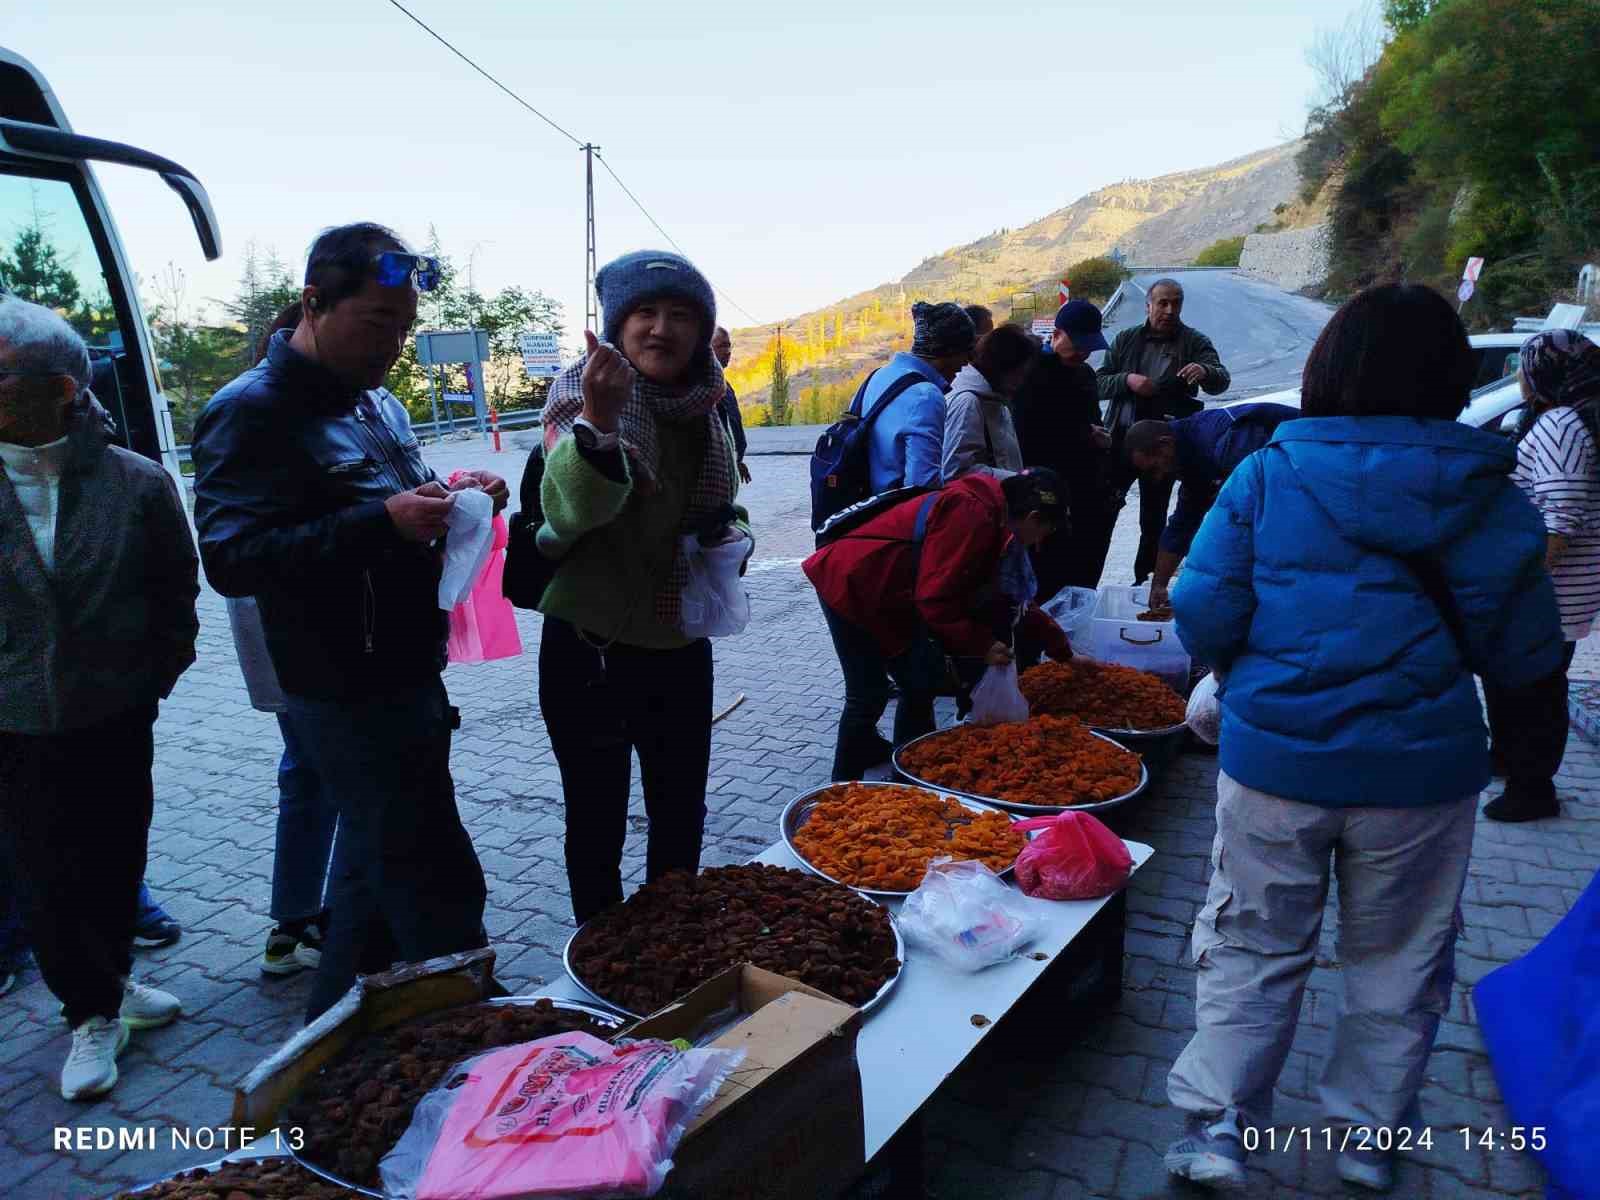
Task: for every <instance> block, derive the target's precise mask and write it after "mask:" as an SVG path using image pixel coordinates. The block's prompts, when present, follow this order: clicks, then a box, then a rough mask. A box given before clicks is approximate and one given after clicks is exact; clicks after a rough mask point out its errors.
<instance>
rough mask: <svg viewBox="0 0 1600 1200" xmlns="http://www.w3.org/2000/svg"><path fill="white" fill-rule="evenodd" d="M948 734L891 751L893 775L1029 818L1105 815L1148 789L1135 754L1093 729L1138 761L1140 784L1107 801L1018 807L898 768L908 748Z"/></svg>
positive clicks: (937, 733) (931, 735)
mask: <svg viewBox="0 0 1600 1200" xmlns="http://www.w3.org/2000/svg"><path fill="white" fill-rule="evenodd" d="M948 732H949V730H947V729H936V730H934V731H933V732H932V733H925V734H923V735H922V736H921V737H919V738H912V739H911V740H910V741H909V742H907V743H906V744H905V745H904V746H901V747H900V748H899V749H898V750H896V751H895V752H894V758H893V760H892V761H893V764H894V769H895V773H896V774H898V775H899V776H900V777H901V778H902V779H904V780H906V781H907V782H908V783H911V784H914V785H916V786H917V787H921V788H927V789H928V790H929V791H930V792H943V793H944V794H945V795H947V796H957V797H959V798H961V799H963V800H974V801H976V802H977V803H979V804H987V805H989V806H990V807H991V808H1003V809H1005V810H1006V811H1007V812H1014V813H1022V814H1024V815H1025V816H1030V817H1042V816H1049V815H1050V814H1052V813H1058V812H1066V811H1067V810H1068V809H1071V810H1072V811H1073V812H1088V813H1098V812H1106V811H1108V810H1110V809H1113V808H1117V807H1119V806H1120V805H1123V804H1126V803H1127V802H1128V801H1130V800H1133V799H1135V798H1137V797H1139V796H1141V795H1143V794H1144V791H1145V789H1146V788H1148V787H1149V786H1150V770H1149V768H1148V767H1146V766H1145V765H1144V759H1143V758H1139V756H1138V754H1137V753H1135V752H1134V751H1132V750H1128V747H1126V746H1124V745H1123V744H1122V743H1121V742H1119V741H1117V740H1116V739H1115V738H1109V737H1107V736H1106V735H1105V734H1103V733H1100V732H1098V731H1096V730H1093V729H1091V730H1090V731H1089V732H1090V734H1091V735H1092V736H1094V737H1097V738H1099V739H1100V740H1101V741H1103V742H1110V743H1111V744H1112V745H1113V746H1115V747H1117V748H1118V749H1119V750H1128V753H1129V754H1133V755H1134V757H1135V758H1139V783H1138V786H1136V787H1135V788H1134V789H1133V790H1132V791H1128V792H1124V793H1123V794H1122V795H1120V796H1112V797H1111V798H1110V799H1109V800H1096V801H1095V802H1093V803H1092V804H1018V803H1016V802H1015V801H1011V800H1002V799H1001V798H1000V797H998V796H979V795H976V794H974V793H972V792H963V791H958V790H957V789H955V788H951V787H945V786H944V785H943V784H938V783H933V782H931V781H929V780H926V779H921V778H919V777H917V776H916V775H913V774H912V773H911V772H910V771H908V770H906V769H905V768H904V767H903V766H901V765H900V756H901V755H902V754H903V753H905V751H907V750H909V749H911V747H913V746H915V745H918V744H919V743H922V742H925V741H928V740H929V739H930V738H936V737H939V736H940V735H941V734H944V733H948Z"/></svg>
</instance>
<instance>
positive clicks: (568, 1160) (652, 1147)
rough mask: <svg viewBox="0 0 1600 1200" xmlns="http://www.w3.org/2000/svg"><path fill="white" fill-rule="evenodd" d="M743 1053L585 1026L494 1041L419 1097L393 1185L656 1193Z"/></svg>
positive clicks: (393, 1160) (459, 1191)
mask: <svg viewBox="0 0 1600 1200" xmlns="http://www.w3.org/2000/svg"><path fill="white" fill-rule="evenodd" d="M744 1056H745V1052H744V1051H743V1050H718V1049H705V1050H683V1049H679V1047H678V1045H677V1044H675V1043H671V1042H662V1041H654V1040H648V1041H637V1042H622V1043H621V1044H618V1045H613V1044H611V1043H609V1042H603V1041H601V1040H600V1039H599V1038H595V1037H591V1036H590V1035H589V1034H586V1033H563V1034H556V1035H554V1036H553V1037H547V1038H540V1039H539V1040H538V1041H535V1042H524V1043H522V1044H521V1045H517V1046H505V1047H502V1048H501V1049H498V1050H491V1051H489V1052H488V1053H486V1054H482V1055H479V1056H478V1057H477V1058H473V1059H469V1060H468V1061H467V1062H465V1063H463V1064H462V1065H461V1066H459V1067H457V1068H455V1069H454V1070H452V1071H451V1072H450V1074H449V1075H448V1076H446V1078H445V1080H443V1081H441V1083H440V1085H439V1086H438V1087H436V1088H434V1090H433V1091H431V1092H429V1093H428V1094H427V1095H426V1096H424V1097H423V1098H422V1100H421V1101H420V1102H419V1103H418V1104H417V1107H416V1110H415V1111H414V1112H413V1113H412V1117H411V1124H410V1125H409V1126H408V1127H407V1129H406V1132H405V1133H404V1134H403V1135H402V1136H401V1138H400V1141H399V1142H397V1143H396V1144H395V1147H394V1149H393V1150H391V1151H389V1153H388V1154H386V1155H385V1156H384V1159H383V1162H382V1163H381V1164H380V1165H379V1168H378V1169H379V1173H380V1174H381V1175H382V1177H383V1187H384V1192H385V1194H387V1195H389V1196H395V1197H400V1198H401V1200H511V1198H513V1197H515V1198H517V1200H524V1198H527V1197H540V1196H549V1197H556V1196H561V1197H574V1196H652V1195H654V1194H655V1193H656V1192H658V1191H660V1190H661V1185H662V1183H663V1182H664V1181H665V1179H666V1177H667V1173H668V1172H669V1171H671V1169H672V1154H673V1151H674V1150H675V1149H676V1148H677V1145H678V1142H679V1141H680V1140H681V1139H682V1137H683V1134H684V1132H685V1130H687V1129H688V1127H689V1125H690V1124H691V1123H692V1122H693V1121H694V1119H695V1117H696V1116H698V1115H699V1114H700V1112H701V1111H702V1110H703V1109H704V1108H705V1107H706V1105H708V1104H710V1103H711V1101H712V1100H713V1099H714V1098H715V1097H716V1094H717V1090H718V1089H719V1088H720V1087H721V1086H722V1084H723V1082H724V1081H725V1080H726V1079H727V1078H728V1076H729V1074H731V1073H732V1072H733V1070H734V1068H735V1067H737V1066H738V1065H739V1063H740V1061H741V1060H742V1059H743V1058H744ZM463 1076H465V1079H464V1081H461V1079H462V1077H463ZM458 1081H460V1082H459V1084H458V1086H455V1087H452V1086H450V1085H451V1084H452V1083H458Z"/></svg>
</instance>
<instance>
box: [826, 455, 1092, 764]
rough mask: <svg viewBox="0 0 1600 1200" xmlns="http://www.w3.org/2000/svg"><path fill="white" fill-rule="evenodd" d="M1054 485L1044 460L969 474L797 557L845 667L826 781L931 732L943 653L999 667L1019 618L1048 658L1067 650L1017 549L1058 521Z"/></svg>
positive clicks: (1062, 522)
mask: <svg viewBox="0 0 1600 1200" xmlns="http://www.w3.org/2000/svg"><path fill="white" fill-rule="evenodd" d="M1062 494H1063V492H1062V484H1061V480H1060V478H1059V477H1058V476H1057V475H1056V473H1055V472H1054V471H1051V470H1048V469H1047V468H1042V467H1041V468H1035V469H1032V470H1027V471H1023V472H1021V473H1020V474H1017V475H1011V476H1008V477H1007V478H1005V479H1003V480H999V479H995V478H993V477H992V476H989V475H967V476H964V477H963V478H961V479H958V480H957V481H956V482H954V483H952V484H950V485H949V486H947V487H945V488H944V489H943V490H941V491H937V492H931V493H928V494H926V495H922V496H913V497H911V498H910V499H908V500H904V501H902V502H900V503H899V504H896V505H894V506H893V507H890V508H888V509H886V510H885V511H884V512H882V513H880V514H879V515H877V516H875V517H873V518H871V519H870V520H867V521H866V522H864V523H863V524H861V525H860V526H858V527H856V528H855V529H852V530H850V531H849V532H848V533H845V534H844V535H842V536H841V537H840V538H839V539H838V540H837V541H834V542H830V543H829V544H828V545H826V546H824V547H823V548H822V549H820V550H818V551H817V552H816V553H815V554H813V555H812V556H811V557H810V558H808V559H806V560H805V562H804V563H802V564H801V570H803V571H804V572H805V573H806V578H807V579H809V580H811V582H812V585H813V586H815V587H816V589H817V596H818V598H819V599H820V600H821V602H822V613H823V616H824V617H825V618H826V619H827V622H828V632H829V633H830V634H832V636H833V645H834V650H835V651H836V652H837V653H838V655H839V666H840V669H841V670H842V671H843V672H844V681H845V699H844V711H843V713H842V714H841V715H840V717H839V738H838V742H837V745H836V747H835V750H834V757H833V779H834V780H835V781H836V782H837V781H843V780H850V779H859V778H861V775H862V773H863V772H864V771H865V770H866V769H867V768H868V767H871V766H874V765H876V764H878V763H881V762H885V761H887V759H888V758H889V754H890V752H891V750H892V748H893V746H898V745H903V744H904V743H905V742H908V741H910V740H911V739H912V738H915V737H919V736H921V735H922V734H925V733H931V732H933V729H934V717H933V701H934V697H935V696H937V695H939V694H941V693H942V692H945V691H946V690H947V688H949V687H951V686H953V683H954V681H953V680H952V679H951V670H950V666H949V663H948V662H947V656H954V657H957V658H965V659H967V660H969V661H968V667H969V669H970V670H971V673H972V674H974V675H977V674H981V673H982V669H983V667H984V666H985V665H990V666H1004V665H1005V664H1006V663H1009V662H1010V661H1011V660H1012V654H1013V649H1012V646H1011V644H1010V632H1011V629H1012V627H1013V625H1014V624H1020V627H1021V629H1022V631H1023V632H1025V633H1027V634H1028V635H1029V636H1030V637H1032V638H1034V639H1035V640H1036V641H1038V642H1039V643H1041V644H1042V645H1043V646H1044V647H1045V652H1046V653H1047V654H1049V655H1050V657H1051V658H1053V659H1057V660H1058V661H1065V660H1066V659H1069V658H1071V657H1072V647H1071V646H1070V645H1068V643H1067V635H1066V634H1065V633H1063V632H1062V630H1061V627H1060V626H1059V625H1057V624H1056V623H1055V622H1054V621H1053V620H1051V619H1050V618H1049V617H1048V616H1047V615H1045V613H1044V612H1043V611H1042V610H1040V609H1039V608H1038V607H1037V606H1036V605H1035V604H1034V603H1033V598H1034V594H1035V592H1036V591H1037V590H1038V585H1037V583H1036V582H1035V580H1034V575H1033V567H1032V565H1031V563H1030V562H1029V559H1028V553H1027V551H1028V549H1029V548H1030V547H1033V546H1037V545H1039V544H1040V543H1041V542H1043V541H1044V540H1045V539H1046V538H1048V537H1050V536H1051V535H1052V534H1055V533H1056V532H1057V531H1064V530H1065V529H1066V528H1067V513H1066V508H1065V506H1064V505H1063V504H1062V503H1061V499H1060V498H1061V496H1062ZM1014 617H1015V618H1016V620H1015V621H1014V620H1013V618H1014ZM891 678H892V679H893V680H894V681H895V683H896V684H898V685H899V688H900V702H899V705H898V707H897V708H896V710H895V721H894V742H893V744H892V745H891V743H889V742H888V741H886V740H885V739H884V738H883V737H882V736H881V735H880V734H879V733H878V718H879V717H881V716H882V715H883V710H884V708H885V706H887V704H888V703H889V680H890V679H891Z"/></svg>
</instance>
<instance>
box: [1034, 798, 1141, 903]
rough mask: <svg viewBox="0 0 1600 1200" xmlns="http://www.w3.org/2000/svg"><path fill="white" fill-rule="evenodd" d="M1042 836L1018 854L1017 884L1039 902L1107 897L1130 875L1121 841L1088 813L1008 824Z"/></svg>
mask: <svg viewBox="0 0 1600 1200" xmlns="http://www.w3.org/2000/svg"><path fill="white" fill-rule="evenodd" d="M1012 828H1013V829H1016V830H1018V831H1021V832H1026V831H1027V830H1030V829H1042V830H1043V831H1044V832H1043V833H1041V834H1040V835H1039V836H1038V837H1036V838H1034V839H1033V840H1032V841H1031V842H1029V843H1028V844H1027V845H1026V846H1024V847H1023V848H1022V853H1021V854H1019V855H1017V872H1016V879H1017V886H1018V887H1020V888H1021V889H1022V890H1023V891H1024V892H1026V893H1027V894H1028V895H1030V896H1038V897H1039V898H1041V899H1043V900H1096V899H1098V898H1099V897H1101V896H1109V895H1110V894H1111V893H1112V892H1114V891H1116V890H1117V889H1118V888H1120V887H1121V886H1122V885H1123V884H1125V883H1127V882H1128V876H1130V875H1132V874H1133V858H1132V856H1130V855H1129V854H1128V848H1127V847H1126V846H1124V845H1123V844H1122V839H1121V838H1119V837H1118V836H1117V835H1116V834H1114V833H1112V832H1111V830H1109V829H1107V828H1106V827H1105V825H1104V824H1103V823H1102V822H1101V821H1100V820H1099V819H1098V818H1097V817H1094V816H1091V815H1090V814H1089V813H1083V812H1071V811H1068V812H1063V813H1057V814H1056V815H1055V816H1053V817H1034V818H1033V819H1032V820H1028V821H1018V822H1017V823H1016V824H1015V825H1013V826H1012Z"/></svg>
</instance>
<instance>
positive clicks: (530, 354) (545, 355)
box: [520, 333, 561, 379]
mask: <svg viewBox="0 0 1600 1200" xmlns="http://www.w3.org/2000/svg"><path fill="white" fill-rule="evenodd" d="M520 346H521V350H522V369H523V370H524V371H526V372H527V373H528V378H530V379H542V378H549V377H552V376H555V375H559V374H561V346H560V344H559V342H558V339H557V337H556V335H555V334H553V333H525V334H523V335H522V338H521V340H520Z"/></svg>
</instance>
